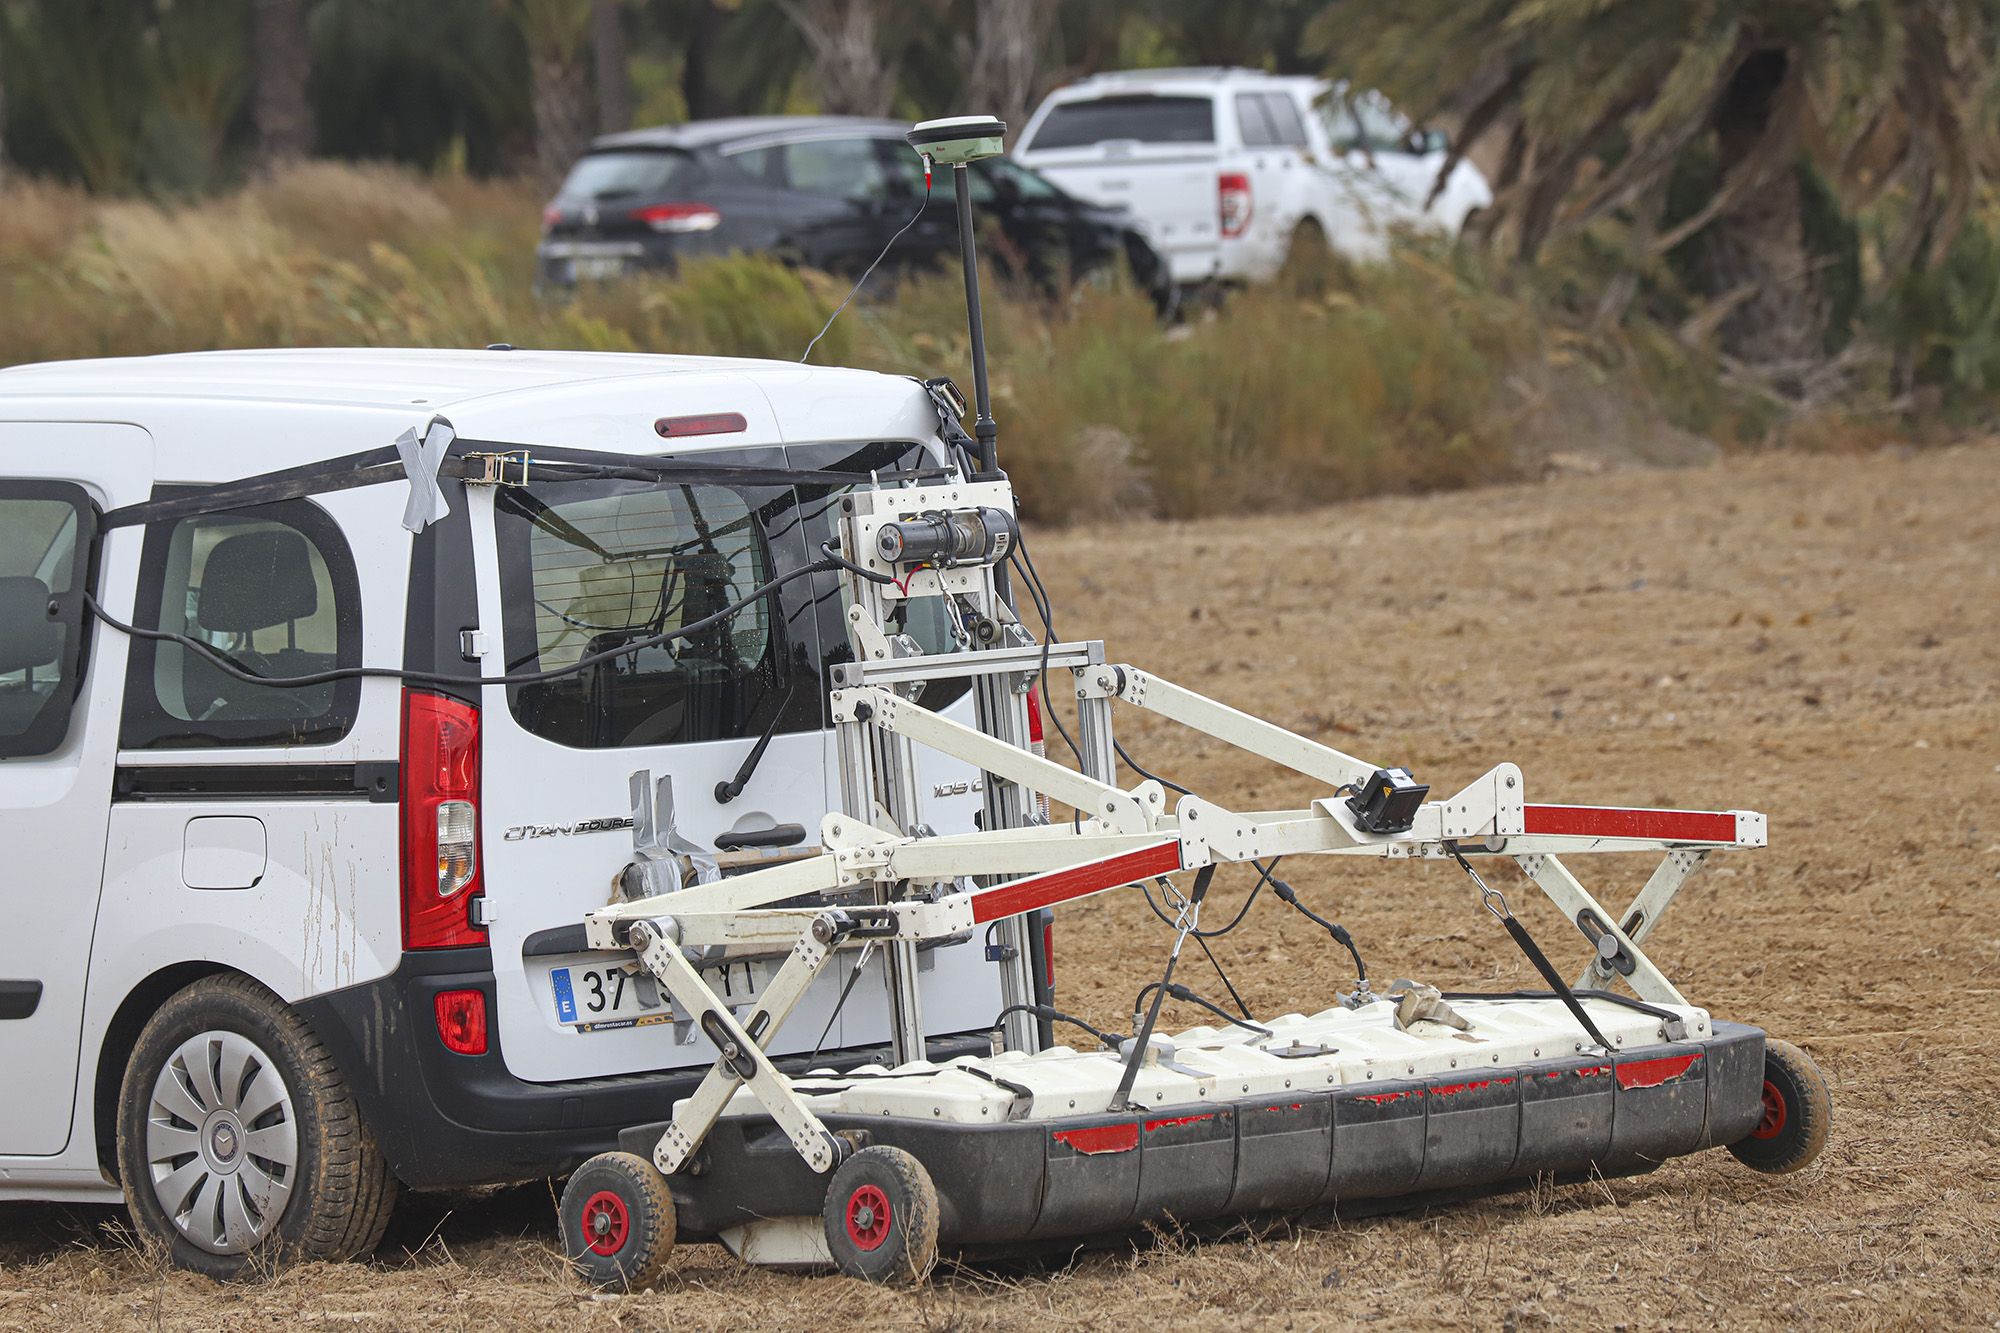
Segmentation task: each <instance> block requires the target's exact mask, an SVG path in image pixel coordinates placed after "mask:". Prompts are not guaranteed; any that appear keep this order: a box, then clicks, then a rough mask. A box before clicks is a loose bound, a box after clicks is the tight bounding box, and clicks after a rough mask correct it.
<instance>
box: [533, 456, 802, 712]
mask: <svg viewBox="0 0 2000 1333" xmlns="http://www.w3.org/2000/svg"><path fill="white" fill-rule="evenodd" d="M495 513H496V518H495V524H496V535H497V536H498V538H499V543H500V576H501V590H502V595H503V597H504V599H505V603H506V606H505V612H504V619H505V645H506V650H507V670H508V671H509V673H521V672H535V671H553V670H559V669H561V668H565V667H572V666H575V665H576V664H577V663H578V662H580V661H583V660H584V659H585V658H595V657H597V656H598V655H599V654H602V653H610V654H612V655H611V656H610V657H607V658H604V659H603V660H601V661H597V662H595V663H594V664H593V665H590V666H587V667H585V668H584V669H583V670H582V671H580V672H578V673H576V674H573V675H562V676H558V677H556V678H555V679H553V680H547V681H541V682H537V683H534V684H527V685H512V686H509V687H508V691H507V693H508V702H509V705H510V707H511V708H512V710H513V714H514V718H515V720H516V721H517V722H519V723H520V725H521V726H522V727H523V728H525V729H526V730H528V731H530V732H532V733H534V734H535V735H537V736H540V737H542V738H543V739H545V740H551V741H555V742H556V743H558V744H561V745H570V746H575V747H578V748H580V749H602V748H611V747H616V746H629V745H673V744H685V743H688V742H694V741H713V740H724V739H729V738H733V737H740V736H754V735H758V734H761V733H762V731H763V729H764V727H765V726H767V725H768V724H769V719H770V718H771V717H772V716H773V715H774V714H776V713H780V712H782V713H783V714H785V716H784V717H782V718H781V719H780V723H779V725H780V729H782V730H787V731H801V730H807V729H811V728H815V727H817V726H818V725H819V711H818V708H819V702H818V699H817V698H816V697H814V692H812V691H807V690H801V691H796V692H794V691H792V690H790V689H789V684H790V679H791V668H790V664H789V663H788V660H787V655H786V653H785V651H784V643H785V641H786V637H787V635H786V630H785V626H784V625H783V622H782V618H781V617H780V616H778V615H777V613H776V609H775V606H774V603H773V600H772V599H770V598H766V599H765V600H763V601H760V602H757V603H755V604H753V605H751V606H749V607H747V608H745V609H744V610H742V611H740V612H738V613H737V614H736V615H734V616H731V617H728V618H726V619H724V620H722V621H720V622H719V623H717V624H715V625H713V626H712V627H710V628H707V629H703V630H701V631H699V632H698V633H696V634H695V635H694V636H693V637H692V638H688V639H676V640H672V641H670V642H667V643H663V644H645V642H644V641H645V640H648V639H651V638H654V637H656V636H658V635H660V634H663V633H668V632H670V631H673V630H676V629H679V628H680V627H682V626H684V625H692V624H694V623H696V622H697V621H701V620H705V619H707V618H708V617H710V616H713V615H714V614H716V613H717V612H719V611H721V610H722V609H723V608H724V607H726V606H729V605H730V604H732V603H734V602H737V601H740V600H741V599H742V598H743V597H745V596H747V595H748V594H749V593H750V592H752V591H753V590H755V589H756V588H757V587H759V586H760V585H762V584H764V583H766V582H768V581H769V580H770V579H771V578H772V577H774V574H775V572H776V570H775V562H774V561H773V560H772V558H771V554H770V549H769V545H768V542H767V539H766V537H765V534H764V531H763V525H762V524H761V523H760V521H759V517H758V515H757V513H756V512H755V511H753V509H752V508H751V505H750V502H749V500H748V499H747V498H746V497H745V496H744V495H743V494H742V493H739V492H738V491H736V490H733V489H730V488H727V487H721V486H658V485H653V484H650V483H645V482H585V483H578V482H568V483H562V484H559V485H552V486H536V487H530V488H527V489H518V488H517V489H510V490H505V491H502V492H501V493H500V497H499V500H498V502H497V505H496V510H495ZM621 650H624V651H621Z"/></svg>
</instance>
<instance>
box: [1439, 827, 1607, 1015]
mask: <svg viewBox="0 0 2000 1333" xmlns="http://www.w3.org/2000/svg"><path fill="white" fill-rule="evenodd" d="M1444 848H1445V850H1446V851H1448V852H1450V853H1451V855H1452V859H1453V860H1455V861H1457V862H1458V865H1459V869H1461V870H1463V871H1464V872H1465V873H1466V874H1468V875H1470V876H1471V877H1472V882H1473V883H1474V884H1476V885H1478V886H1479V897H1480V901H1481V904H1482V905H1483V906H1484V907H1485V908H1486V910H1487V911H1489V912H1491V913H1493V915H1494V916H1496V917H1499V918H1500V924H1501V925H1503V926H1505V927H1506V928H1507V933H1508V934H1509V935H1511V936H1513V937H1514V943H1515V944H1517V945H1519V946H1520V948H1521V952H1522V953H1524V954H1526V955H1527V957H1528V961H1529V962H1531V963H1533V964H1534V965H1535V971H1537V972H1539V973H1541V974H1542V980H1543V981H1546V982H1548V983H1549V989H1550V990H1552V991H1554V992H1555V993H1556V998H1557V999H1559V1000H1561V1001H1562V1002H1563V1004H1564V1006H1565V1007H1566V1008H1568V1010H1569V1011H1570V1013H1571V1014H1573V1015H1575V1017H1576V1021H1577V1022H1578V1023H1580V1024H1582V1025H1583V1030H1584V1031H1585V1032H1587V1033H1589V1034H1590V1039H1591V1040H1592V1041H1594V1042H1596V1043H1597V1044H1598V1045H1599V1046H1601V1047H1603V1048H1604V1049H1605V1050H1606V1051H1609V1050H1610V1049H1611V1043H1610V1042H1608V1041H1606V1040H1605V1039H1604V1034H1603V1033H1602V1032H1600V1031H1598V1028H1597V1024H1596V1023H1594V1022H1592V1021H1591V1017H1590V1015H1589V1014H1587V1013H1585V1012H1584V1008H1583V1005H1582V1003H1581V1002H1579V1001H1578V1000H1577V998H1576V993H1575V992H1574V991H1572V990H1571V989H1570V988H1569V983H1568V982H1566V981H1564V980H1563V979H1562V974H1561V973H1559V972H1557V971H1556V969H1555V967H1554V965H1553V964H1551V963H1550V962H1549V960H1548V955H1546V954H1544V953H1543V952H1542V949H1541V946H1540V945H1538V944H1536V943H1535V937H1534V936H1532V935H1530V934H1529V933H1528V928H1527V927H1526V926H1524V925H1522V924H1521V922H1520V919H1519V918H1517V917H1516V916H1515V915H1514V911H1513V909H1512V908H1510V907H1508V906H1507V900H1506V898H1504V897H1502V896H1501V894H1500V891H1499V890H1497V889H1493V888H1489V887H1487V884H1486V881H1485V880H1483V879H1481V878H1480V877H1479V872H1478V871H1477V870H1474V869H1473V868H1472V862H1470V861H1468V860H1466V859H1465V853H1463V852H1461V851H1459V850H1458V844H1457V843H1455V842H1447V843H1445V844H1444ZM1496 903H1497V904H1499V905H1498V906H1495V904H1496Z"/></svg>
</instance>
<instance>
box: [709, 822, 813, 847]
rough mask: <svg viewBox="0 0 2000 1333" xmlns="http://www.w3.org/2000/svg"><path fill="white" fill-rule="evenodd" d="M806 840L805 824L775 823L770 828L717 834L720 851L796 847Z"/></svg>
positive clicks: (717, 844)
mask: <svg viewBox="0 0 2000 1333" xmlns="http://www.w3.org/2000/svg"><path fill="white" fill-rule="evenodd" d="M805 840H806V826H805V825H804V824H774V825H772V826H771V827H770V828H757V829H744V830H743V831H741V832H738V833H718V834H716V835H715V850H716V851H718V852H735V851H741V850H742V849H743V848H745V847H796V846H797V845H798V844H800V843H802V842H804V841H805Z"/></svg>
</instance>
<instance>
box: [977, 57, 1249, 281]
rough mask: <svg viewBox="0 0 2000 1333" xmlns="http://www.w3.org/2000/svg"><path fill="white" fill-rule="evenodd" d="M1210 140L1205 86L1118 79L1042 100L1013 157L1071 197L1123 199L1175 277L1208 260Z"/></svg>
mask: <svg viewBox="0 0 2000 1333" xmlns="http://www.w3.org/2000/svg"><path fill="white" fill-rule="evenodd" d="M1216 145H1217V137H1216V107H1215V99H1214V97H1213V96H1211V95H1209V94H1206V93H1165V92H1161V93H1153V92H1142V91H1131V90H1124V89H1121V90H1119V91H1118V92H1115V93H1106V94H1105V95H1103V96H1096V97H1065V98H1064V99H1063V100H1062V101H1059V102H1056V103H1054V104H1053V105H1050V106H1048V107H1045V108H1044V109H1043V111H1041V112H1040V113H1039V114H1038V115H1037V116H1036V118H1035V120H1034V121H1033V122H1032V123H1031V124H1030V125H1029V126H1028V130H1027V133H1026V134H1025V135H1024V136H1023V138H1022V140H1021V143H1020V146H1019V148H1018V149H1017V150H1016V152H1015V157H1016V158H1018V159H1019V160H1020V161H1021V162H1022V163H1024V164H1025V165H1027V166H1031V167H1033V168H1034V169H1035V170H1037V171H1039V172H1041V173H1042V174H1043V175H1044V176H1047V177H1048V178H1049V179H1050V180H1052V181H1054V182H1055V183H1056V184H1058V185H1060V186H1062V187H1063V189H1065V190H1068V191H1069V192H1070V193H1071V194H1073V195H1076V196H1077V197H1078V198H1080V199H1087V200H1089V201H1091V202H1092V203H1098V204H1111V205H1117V204H1123V205H1126V206H1128V207H1130V208H1131V210H1132V212H1133V214H1134V215H1136V216H1137V217H1138V218H1139V220H1140V221H1141V222H1142V223H1143V224H1144V225H1145V227H1146V231H1147V235H1148V237H1149V239H1150V240H1151V241H1152V243H1153V248H1154V249H1156V250H1158V251H1159V252H1160V254H1161V255H1162V256H1163V257H1164V258H1165V259H1166V260H1167V262H1168V264H1169V265H1170V266H1171V267H1172V269H1173V274H1174V278H1175V279H1176V280H1177V281H1195V280H1199V279H1201V278H1205V277H1208V276H1211V275H1212V273H1213V271H1214V268H1215V264H1216V255H1215V250H1216V246H1217V244H1218V243H1219V238H1220V231H1219V227H1218V220H1217V184H1218V182H1217V172H1218V169H1219V162H1220V153H1219V150H1218V149H1217V146H1216Z"/></svg>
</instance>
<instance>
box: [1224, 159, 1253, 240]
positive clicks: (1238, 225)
mask: <svg viewBox="0 0 2000 1333" xmlns="http://www.w3.org/2000/svg"><path fill="white" fill-rule="evenodd" d="M1216 186H1217V216H1218V217H1219V218H1220V219H1221V222H1222V234H1223V235H1224V236H1241V235H1242V234H1243V233H1244V232H1246V231H1248V230H1249V229H1250V178H1249V177H1248V176H1245V175H1243V174H1242V173H1240V172H1235V171H1230V172H1224V173H1223V174H1222V176H1221V177H1220V178H1219V179H1218V180H1217V181H1216Z"/></svg>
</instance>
